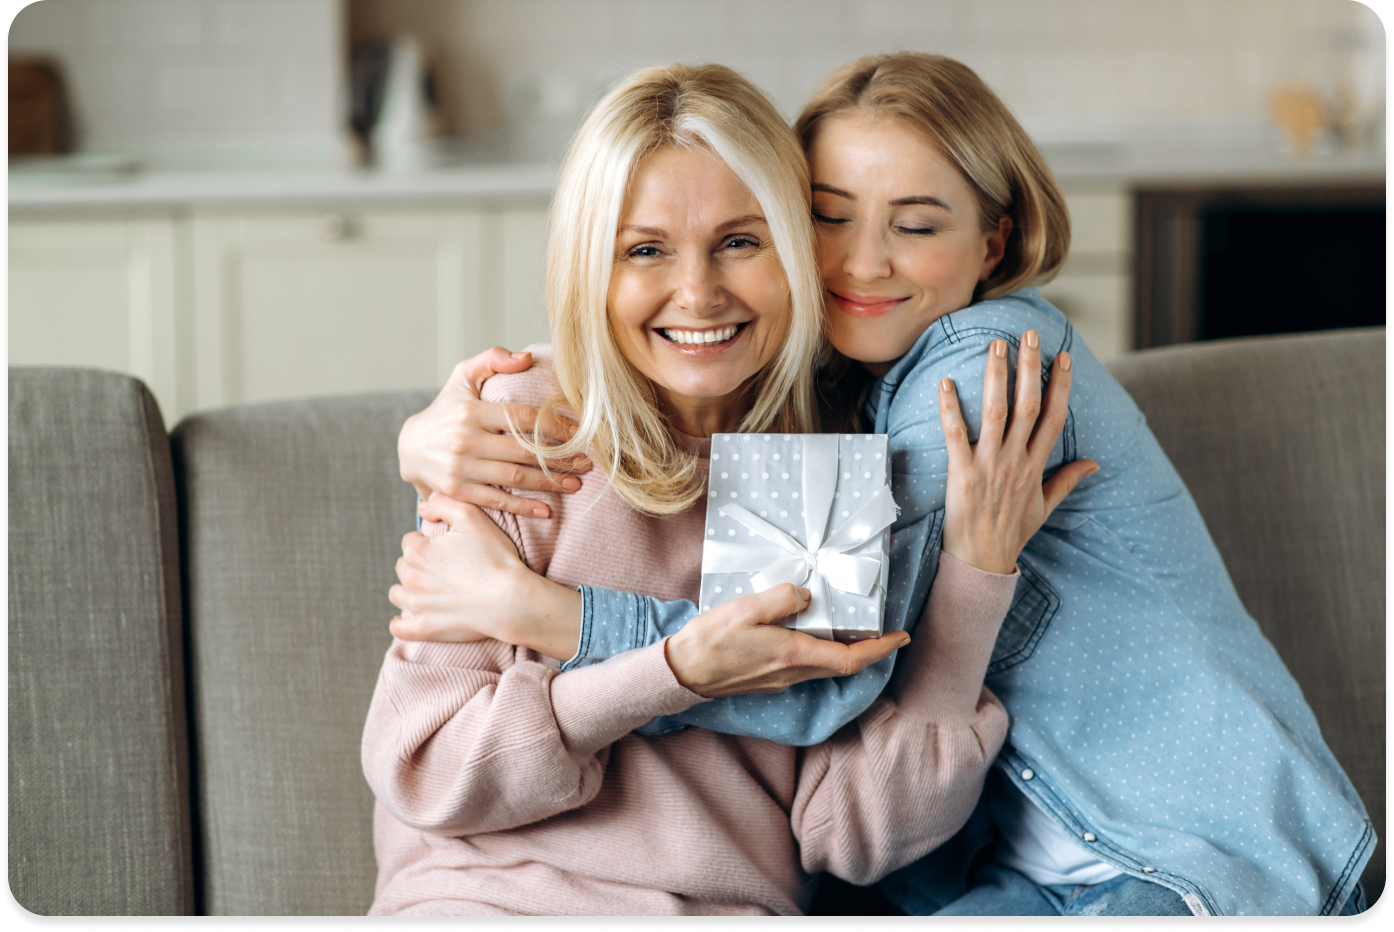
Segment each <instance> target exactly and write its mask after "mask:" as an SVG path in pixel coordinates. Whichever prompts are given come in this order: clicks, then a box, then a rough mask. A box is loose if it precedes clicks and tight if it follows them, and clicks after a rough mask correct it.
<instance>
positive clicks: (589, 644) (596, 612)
mask: <svg viewBox="0 0 1394 932" xmlns="http://www.w3.org/2000/svg"><path fill="white" fill-rule="evenodd" d="M580 590H581V636H580V638H579V641H578V644H577V647H576V655H575V656H574V657H572V658H571V659H570V660H568V661H566V662H565V663H563V664H562V665H561V669H562V670H573V669H575V668H576V667H585V666H590V665H591V664H593V663H600V662H602V661H605V660H609V659H610V658H611V657H614V656H616V655H618V654H623V653H624V652H625V651H630V650H634V649H635V648H636V647H643V646H645V644H646V643H647V639H646V638H644V636H643V635H644V632H645V631H646V630H647V629H648V627H649V624H648V600H647V599H645V598H644V597H643V596H638V595H635V594H634V593H632V592H617V591H615V590H613V589H599V588H596V587H594V586H581V587H580Z"/></svg>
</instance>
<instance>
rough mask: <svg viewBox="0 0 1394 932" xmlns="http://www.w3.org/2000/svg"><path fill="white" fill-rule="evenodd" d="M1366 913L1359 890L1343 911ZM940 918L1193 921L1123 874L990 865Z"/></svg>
mask: <svg viewBox="0 0 1394 932" xmlns="http://www.w3.org/2000/svg"><path fill="white" fill-rule="evenodd" d="M1364 910H1365V894H1364V891H1362V890H1361V888H1360V887H1359V886H1358V885H1357V886H1356V888H1355V892H1354V893H1352V894H1351V896H1350V899H1348V900H1347V901H1346V905H1345V907H1344V908H1343V909H1342V910H1341V913H1340V914H1341V915H1342V916H1353V915H1355V914H1356V913H1360V912H1364ZM934 915H936V916H1189V915H1191V910H1190V909H1189V908H1188V907H1187V906H1186V904H1185V903H1184V902H1183V901H1182V899H1181V897H1180V895H1178V894H1177V893H1176V892H1175V891H1173V890H1170V889H1168V888H1167V887H1164V886H1162V885H1161V884H1157V883H1149V882H1148V881H1146V880H1139V879H1138V878H1136V877H1130V876H1128V875H1127V874H1123V875H1121V876H1119V877H1114V878H1113V879H1111V880H1105V881H1104V882H1103V883H1098V884H1092V885H1075V884H1059V885H1048V886H1041V885H1038V884H1036V883H1035V881H1032V880H1030V879H1028V878H1027V877H1026V875H1024V874H1021V873H1019V872H1017V871H1014V870H1012V869H1011V868H1010V867H1003V866H1002V865H1000V864H986V865H984V866H983V867H982V868H980V869H979V870H978V871H977V873H976V874H974V875H973V887H972V889H970V890H969V891H968V892H967V893H965V894H964V895H963V896H961V897H959V898H958V899H957V900H955V901H954V902H952V903H950V904H949V905H948V906H945V907H944V908H943V909H941V910H939V911H938V912H937V913H935V914H934Z"/></svg>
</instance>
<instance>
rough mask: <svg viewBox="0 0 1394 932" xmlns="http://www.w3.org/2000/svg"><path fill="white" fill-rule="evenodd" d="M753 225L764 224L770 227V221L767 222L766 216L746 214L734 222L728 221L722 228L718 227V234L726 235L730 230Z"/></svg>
mask: <svg viewBox="0 0 1394 932" xmlns="http://www.w3.org/2000/svg"><path fill="white" fill-rule="evenodd" d="M752 223H763V224H765V225H766V226H768V225H769V223H768V221H766V220H765V215H764V214H746V215H745V216H744V217H736V218H735V219H733V220H727V221H726V222H725V223H723V224H722V225H721V226H719V227H717V228H716V231H717V232H718V233H724V232H725V231H726V230H730V229H732V228H733V227H743V226H747V225H749V224H752Z"/></svg>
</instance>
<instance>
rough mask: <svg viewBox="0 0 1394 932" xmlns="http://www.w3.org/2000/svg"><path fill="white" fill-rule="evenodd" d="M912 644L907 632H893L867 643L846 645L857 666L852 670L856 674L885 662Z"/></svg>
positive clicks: (858, 642)
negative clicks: (864, 668) (874, 664)
mask: <svg viewBox="0 0 1394 932" xmlns="http://www.w3.org/2000/svg"><path fill="white" fill-rule="evenodd" d="M909 643H910V635H909V633H908V632H905V631H891V632H888V633H886V634H883V635H881V636H880V637H879V638H868V639H867V640H865V641H854V642H852V643H851V644H847V645H845V646H846V647H847V653H848V654H849V655H850V657H851V663H852V664H853V665H854V666H855V669H853V670H852V672H853V673H856V672H857V671H858V670H861V669H862V668H863V667H869V666H871V665H872V664H873V663H879V662H881V661H882V660H885V659H886V658H887V657H889V656H890V655H891V654H894V653H895V652H896V651H898V650H900V649H901V648H902V647H904V646H905V645H907V644H909Z"/></svg>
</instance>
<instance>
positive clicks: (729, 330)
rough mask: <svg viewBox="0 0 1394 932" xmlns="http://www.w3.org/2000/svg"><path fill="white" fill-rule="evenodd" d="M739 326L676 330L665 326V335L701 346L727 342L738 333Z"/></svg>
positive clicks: (691, 344)
mask: <svg viewBox="0 0 1394 932" xmlns="http://www.w3.org/2000/svg"><path fill="white" fill-rule="evenodd" d="M739 329H740V328H739V327H719V328H717V329H716V330H675V329H673V328H671V327H664V328H662V330H663V335H664V336H665V337H667V338H668V339H669V340H672V341H673V342H674V343H681V344H683V345H684V346H701V345H703V344H706V343H725V342H726V341H727V340H729V339H731V338H732V337H733V336H735V335H736V331H737V330H739Z"/></svg>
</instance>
